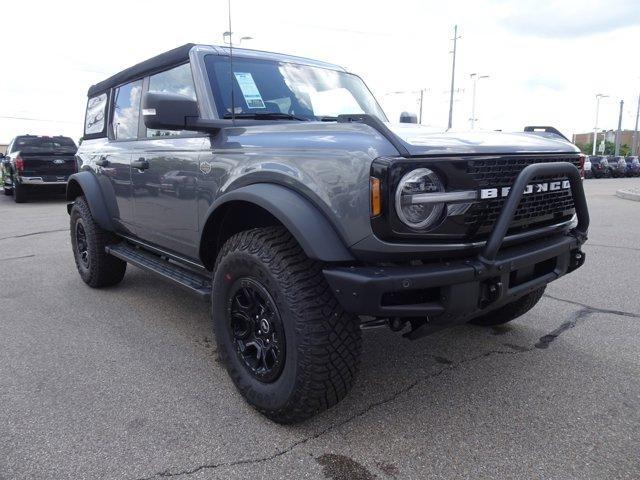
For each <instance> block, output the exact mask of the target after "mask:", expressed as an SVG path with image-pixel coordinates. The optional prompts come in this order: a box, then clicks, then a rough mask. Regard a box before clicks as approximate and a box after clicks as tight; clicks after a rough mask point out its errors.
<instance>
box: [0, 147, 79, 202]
mask: <svg viewBox="0 0 640 480" xmlns="http://www.w3.org/2000/svg"><path fill="white" fill-rule="evenodd" d="M76 151H77V147H76V144H75V143H74V142H73V140H71V139H70V138H69V137H62V136H56V137H46V136H37V135H19V136H17V137H16V138H14V139H13V140H12V141H11V143H10V144H9V146H8V147H7V154H6V155H5V156H3V157H2V178H3V188H4V194H5V195H13V199H14V200H15V202H16V203H22V202H25V201H26V200H27V199H28V197H29V194H30V193H32V192H33V191H34V190H35V189H40V188H43V187H53V188H54V189H55V190H59V191H60V193H62V192H64V191H65V189H66V185H67V180H68V178H69V176H70V175H71V174H73V173H76V172H77V171H78V167H77V163H76Z"/></svg>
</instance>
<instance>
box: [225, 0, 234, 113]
mask: <svg viewBox="0 0 640 480" xmlns="http://www.w3.org/2000/svg"><path fill="white" fill-rule="evenodd" d="M227 4H228V5H229V75H230V80H231V82H230V84H229V85H230V86H231V121H232V122H233V124H234V125H235V123H236V102H235V98H234V95H233V90H234V88H233V30H232V29H231V0H228V2H227Z"/></svg>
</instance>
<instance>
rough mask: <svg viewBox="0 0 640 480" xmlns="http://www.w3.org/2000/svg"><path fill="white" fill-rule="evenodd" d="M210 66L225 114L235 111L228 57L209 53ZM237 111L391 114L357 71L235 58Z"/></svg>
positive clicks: (321, 116) (306, 116)
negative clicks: (232, 100) (354, 73)
mask: <svg viewBox="0 0 640 480" xmlns="http://www.w3.org/2000/svg"><path fill="white" fill-rule="evenodd" d="M205 65H206V67H207V73H208V75H209V79H210V82H211V90H212V91H213V93H214V99H215V102H216V107H217V110H218V115H219V116H220V118H229V117H230V115H231V88H230V84H231V79H232V77H231V75H230V67H229V57H226V56H218V55H207V56H206V57H205ZM233 96H234V103H235V114H236V115H241V116H255V117H256V118H265V119H269V118H276V119H277V118H285V117H287V116H291V117H292V118H293V117H295V118H297V119H300V120H332V119H335V117H337V116H338V115H340V114H356V113H368V114H371V115H375V116H376V117H378V118H379V119H380V120H382V121H386V120H387V118H386V116H385V115H384V113H383V111H382V109H381V108H380V106H379V105H378V103H377V102H376V100H375V98H374V97H373V95H372V94H371V92H370V91H369V89H368V88H367V86H366V85H365V84H364V82H363V81H362V80H361V79H360V78H359V77H357V76H355V75H352V74H350V73H345V72H339V71H335V70H330V69H327V68H319V67H310V66H307V65H300V64H295V63H285V62H278V61H275V60H256V59H248V58H242V57H234V58H233Z"/></svg>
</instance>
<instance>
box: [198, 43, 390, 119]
mask: <svg viewBox="0 0 640 480" xmlns="http://www.w3.org/2000/svg"><path fill="white" fill-rule="evenodd" d="M209 56H211V57H213V58H212V60H214V61H220V62H221V61H227V62H228V61H229V55H223V54H219V53H213V52H207V53H206V54H205V55H203V56H202V67H204V68H203V69H202V72H203V73H204V75H205V77H206V79H207V82H206V83H208V84H209V85H208V87H209V88H208V90H209V93H210V94H211V107H212V110H213V111H212V114H213V117H214V118H215V119H223V118H226V117H224V116H220V110H219V109H218V105H219V104H220V103H221V100H222V98H221V95H222V93H221V89H220V87H219V85H218V81H217V79H216V77H215V75H212V76H210V75H209V68H208V58H207V57H209ZM233 60H234V68H233V70H234V72H236V73H237V72H238V70H236V63H235V62H237V61H243V60H248V61H255V62H262V63H272V64H290V65H295V66H298V67H303V68H310V69H319V70H327V71H330V72H335V73H336V74H338V75H347V76H349V77H352V78H353V79H355V80H356V81H358V82H359V83H360V84H361V86H362V87H363V92H364V93H365V94H367V95H369V96H370V99H371V102H372V103H373V105H374V106H375V108H376V109H377V110H378V113H379V115H378V114H377V113H369V114H370V115H372V116H375V117H376V118H379V119H380V120H381V121H383V122H388V121H389V119H388V117H387V115H386V113H385V112H384V110H383V109H382V107H381V106H380V103H379V102H378V99H377V98H376V97H375V95H374V94H373V92H372V91H371V89H370V88H369V86H368V85H367V84H366V83H365V82H364V80H362V78H361V77H360V76H359V75H356V74H354V73H351V72H347V71H345V70H338V69H333V68H328V67H324V66H321V65H310V64H307V63H303V62H295V61H288V60H283V59H280V58H262V57H253V56H248V55H238V56H235V55H234V57H233ZM244 113H248V112H244ZM352 113H356V112H352ZM323 116H324V115H316V116H315V117H316V118H309V121H316V122H319V121H322V120H321V117H323ZM256 121H260V120H256ZM265 121H266V120H265ZM273 121H282V122H291V121H292V120H290V119H282V120H280V119H270V120H269V122H273Z"/></svg>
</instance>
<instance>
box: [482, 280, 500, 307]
mask: <svg viewBox="0 0 640 480" xmlns="http://www.w3.org/2000/svg"><path fill="white" fill-rule="evenodd" d="M482 287H483V288H482V295H481V297H480V308H485V307H487V306H488V305H490V304H492V303H493V302H495V301H496V300H498V299H499V298H500V295H501V293H502V282H501V281H500V279H497V278H496V279H490V280H487V281H486V282H483V283H482Z"/></svg>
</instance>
